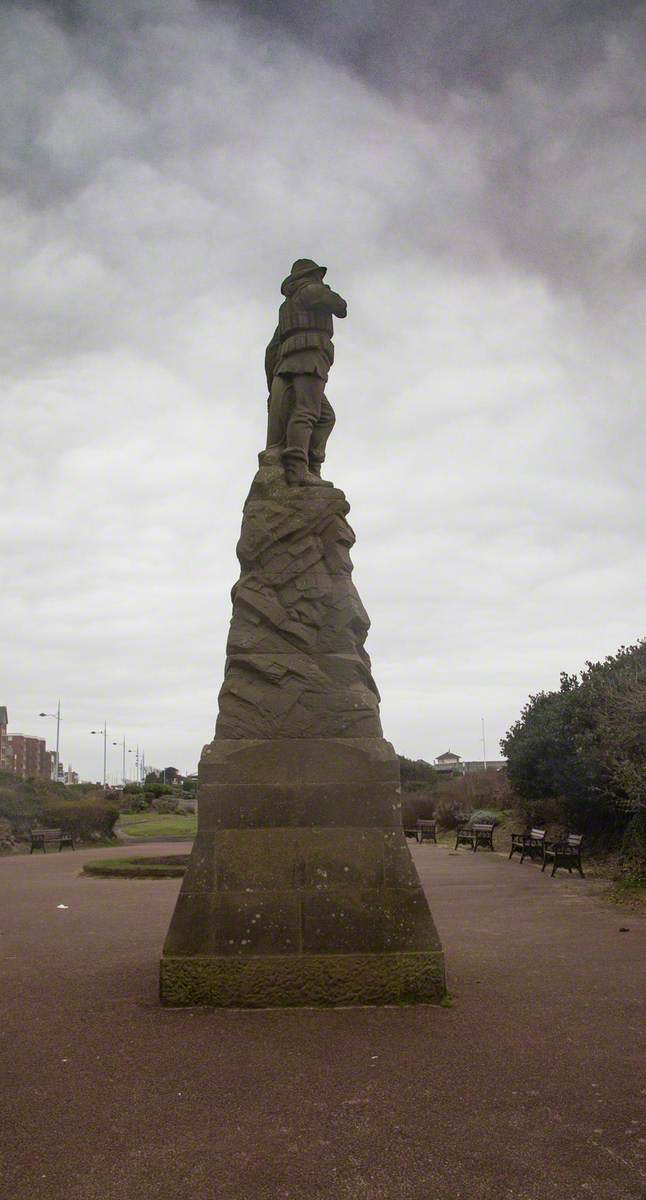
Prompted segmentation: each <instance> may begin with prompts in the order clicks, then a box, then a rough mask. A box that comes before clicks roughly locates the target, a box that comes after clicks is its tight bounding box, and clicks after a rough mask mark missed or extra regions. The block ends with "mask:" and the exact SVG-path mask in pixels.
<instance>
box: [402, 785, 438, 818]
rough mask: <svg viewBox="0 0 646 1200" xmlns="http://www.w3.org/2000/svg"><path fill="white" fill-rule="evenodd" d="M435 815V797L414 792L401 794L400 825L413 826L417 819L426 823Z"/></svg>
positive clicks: (420, 791)
mask: <svg viewBox="0 0 646 1200" xmlns="http://www.w3.org/2000/svg"><path fill="white" fill-rule="evenodd" d="M434 815H435V795H434V794H431V793H430V792H429V791H422V790H419V791H418V790H415V791H412V792H408V791H406V792H403V793H402V823H403V824H404V825H414V824H415V822H416V821H417V820H418V818H421V819H422V820H425V821H428V820H430V818H431V817H433V816H434Z"/></svg>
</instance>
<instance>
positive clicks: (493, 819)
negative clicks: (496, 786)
mask: <svg viewBox="0 0 646 1200" xmlns="http://www.w3.org/2000/svg"><path fill="white" fill-rule="evenodd" d="M501 820H502V813H499V812H495V811H494V809H492V808H477V809H476V810H475V812H472V813H471V816H470V817H469V821H470V823H471V824H472V825H500V822H501Z"/></svg>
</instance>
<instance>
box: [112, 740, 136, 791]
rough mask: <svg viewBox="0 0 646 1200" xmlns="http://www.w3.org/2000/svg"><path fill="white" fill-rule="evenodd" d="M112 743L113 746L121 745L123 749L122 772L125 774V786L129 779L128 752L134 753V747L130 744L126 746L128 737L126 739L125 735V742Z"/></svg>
mask: <svg viewBox="0 0 646 1200" xmlns="http://www.w3.org/2000/svg"><path fill="white" fill-rule="evenodd" d="M112 745H113V746H121V749H122V751H123V771H122V774H123V786H124V787H125V786H126V783H127V782H128V780H127V778H126V754H132V749H131V748H130V746H126V739H125V737H124V739H123V742H113V743H112Z"/></svg>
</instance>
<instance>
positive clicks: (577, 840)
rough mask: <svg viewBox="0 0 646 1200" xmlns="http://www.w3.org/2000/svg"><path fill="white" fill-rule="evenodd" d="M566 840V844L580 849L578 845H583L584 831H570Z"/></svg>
mask: <svg viewBox="0 0 646 1200" xmlns="http://www.w3.org/2000/svg"><path fill="white" fill-rule="evenodd" d="M565 841H566V845H568V846H572V847H573V848H574V849H575V850H576V849H578V847H579V846H580V845H581V842H582V841H583V834H582V833H568V835H567V838H566V839H565Z"/></svg>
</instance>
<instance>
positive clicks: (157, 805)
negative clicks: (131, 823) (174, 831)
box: [151, 796, 177, 813]
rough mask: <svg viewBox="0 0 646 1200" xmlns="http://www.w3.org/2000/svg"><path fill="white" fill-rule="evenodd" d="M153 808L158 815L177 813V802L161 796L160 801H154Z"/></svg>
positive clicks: (170, 797)
mask: <svg viewBox="0 0 646 1200" xmlns="http://www.w3.org/2000/svg"><path fill="white" fill-rule="evenodd" d="M151 807H152V808H154V810H155V812H158V813H176V812H177V800H175V799H174V798H173V797H172V796H160V798H159V799H158V800H153V802H152V805H151Z"/></svg>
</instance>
